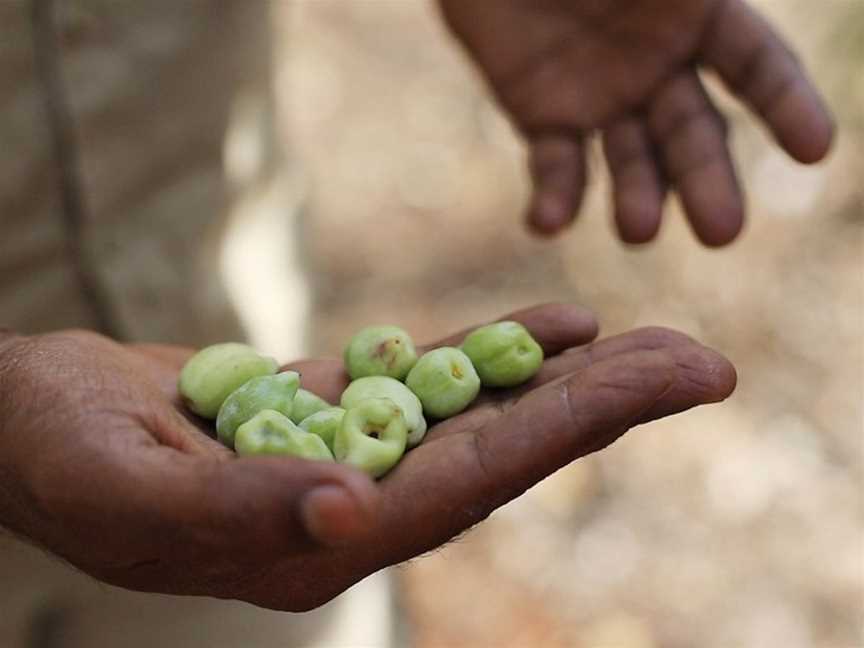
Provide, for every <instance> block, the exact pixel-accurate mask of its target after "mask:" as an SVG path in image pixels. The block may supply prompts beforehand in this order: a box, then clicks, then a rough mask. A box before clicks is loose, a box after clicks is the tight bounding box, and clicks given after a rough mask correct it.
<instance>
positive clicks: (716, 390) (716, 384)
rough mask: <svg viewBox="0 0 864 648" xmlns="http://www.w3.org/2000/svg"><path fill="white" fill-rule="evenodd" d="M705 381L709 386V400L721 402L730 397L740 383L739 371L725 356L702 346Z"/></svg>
mask: <svg viewBox="0 0 864 648" xmlns="http://www.w3.org/2000/svg"><path fill="white" fill-rule="evenodd" d="M702 353H703V360H702V362H703V370H702V376H703V382H704V383H705V385H706V386H707V387H708V391H707V392H706V393H707V395H708V396H709V400H708V402H712V403H719V402H721V401H724V400H726V399H727V398H729V397H730V396H731V395H732V393H733V392H734V391H735V387H737V385H738V371H737V370H736V369H735V365H733V364H732V362H730V361H729V360H728V359H727V358H726V357H725V356H723V355H722V354H720V353H719V352H717V351H715V350H714V349H711V348H710V347H704V346H703V347H702Z"/></svg>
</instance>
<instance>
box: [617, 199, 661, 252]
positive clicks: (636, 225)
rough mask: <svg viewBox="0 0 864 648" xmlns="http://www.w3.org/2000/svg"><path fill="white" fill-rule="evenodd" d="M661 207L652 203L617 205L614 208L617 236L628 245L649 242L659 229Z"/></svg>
mask: <svg viewBox="0 0 864 648" xmlns="http://www.w3.org/2000/svg"><path fill="white" fill-rule="evenodd" d="M661 218H662V214H661V208H659V207H654V206H652V205H636V206H624V205H622V206H619V207H618V208H617V209H616V210H615V225H616V228H617V230H618V237H619V238H620V239H621V241H623V242H624V243H626V244H628V245H642V244H644V243H650V242H651V241H653V240H654V239H655V238H656V237H657V233H658V232H659V231H660V221H661Z"/></svg>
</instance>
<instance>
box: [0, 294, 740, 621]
mask: <svg viewBox="0 0 864 648" xmlns="http://www.w3.org/2000/svg"><path fill="white" fill-rule="evenodd" d="M510 318H512V319H515V320H518V321H520V322H522V323H523V324H524V325H525V326H526V327H528V329H530V330H531V332H532V333H533V334H534V336H535V337H536V338H537V339H538V341H539V342H540V343H541V344H542V346H543V348H544V349H545V351H546V354H547V356H548V359H547V360H546V362H545V363H544V366H543V368H542V369H541V371H540V373H539V374H538V375H537V376H536V377H535V379H534V380H533V381H532V382H531V383H530V384H528V385H526V386H523V387H521V388H519V389H516V390H499V391H487V392H483V393H481V396H480V398H479V399H478V400H477V402H476V403H475V404H474V405H473V406H472V407H471V408H470V409H469V410H467V411H466V412H464V413H463V414H461V415H459V416H456V417H454V418H451V419H448V420H447V421H445V422H443V423H440V424H438V425H435V426H434V427H432V428H431V429H430V431H429V433H428V436H427V438H426V440H425V441H424V442H423V443H422V444H421V445H420V446H418V447H417V448H415V449H414V450H412V451H410V452H409V453H408V454H407V455H406V456H405V457H404V459H403V460H402V462H401V463H400V464H399V465H398V466H397V467H396V468H395V469H394V470H393V471H392V472H391V473H390V474H388V475H387V476H386V477H385V478H384V479H383V480H382V481H380V482H379V483H377V484H375V483H373V482H372V481H370V480H369V479H368V478H366V477H365V476H364V475H362V474H361V473H359V472H356V471H354V470H353V469H351V468H348V467H345V466H341V465H337V464H327V463H319V462H310V461H304V460H299V459H290V458H274V457H270V458H244V459H236V458H234V456H233V454H232V453H230V452H229V451H227V450H226V449H224V448H222V447H221V446H220V445H219V444H217V443H216V442H215V441H213V440H212V439H211V438H210V437H209V436H208V435H207V434H205V433H204V432H203V431H202V430H203V429H205V426H204V425H203V423H202V422H200V421H197V420H195V419H193V418H191V417H188V416H187V415H185V414H184V411H183V409H182V407H181V405H180V402H179V398H178V394H177V392H176V387H175V385H176V381H177V376H178V372H179V369H180V367H181V366H182V364H183V362H184V361H185V360H186V358H188V356H189V355H190V354H191V353H192V351H191V350H189V349H182V348H177V347H165V346H154V345H137V346H134V345H133V346H122V345H119V344H116V343H114V342H112V341H110V340H108V339H106V338H103V337H100V336H98V335H95V334H92V333H86V332H75V331H70V332H62V333H56V334H51V335H44V336H38V337H32V338H12V339H11V340H9V341H7V342H6V343H5V345H3V346H0V444H2V446H0V447H2V452H0V521H2V523H3V525H4V526H5V527H7V528H8V529H10V530H11V531H13V532H15V533H17V534H19V535H21V536H23V537H25V538H28V539H30V540H31V541H33V542H35V543H37V544H39V545H41V546H43V547H45V548H46V549H48V550H50V551H52V552H54V553H55V554H57V555H59V556H62V557H63V558H64V559H66V560H67V561H68V562H70V563H71V564H72V565H75V566H76V567H78V568H80V569H82V570H84V571H85V572H87V573H89V574H91V575H92V576H94V577H96V578H98V579H101V580H103V581H106V582H108V583H112V584H116V585H120V586H123V587H127V588H131V589H137V590H144V591H152V592H166V593H173V594H197V595H209V596H216V597H222V598H233V599H241V600H245V601H249V602H251V603H254V604H257V605H261V606H265V607H270V608H275V609H281V610H292V611H299V610H306V609H310V608H313V607H316V606H318V605H320V604H322V603H324V602H326V601H328V600H330V599H331V598H333V597H335V596H336V595H338V594H339V593H340V592H342V591H344V590H345V589H346V588H348V587H349V586H351V585H352V584H354V583H355V582H357V581H359V580H360V579H362V578H364V577H365V576H367V575H369V574H371V573H373V572H375V571H376V570H379V569H381V568H383V567H386V566H388V565H392V564H395V563H398V562H401V561H404V560H407V559H409V558H412V557H414V556H417V555H419V554H422V553H423V552H426V551H428V550H430V549H433V548H435V547H437V546H439V545H441V544H443V543H445V542H447V541H448V540H449V539H451V538H452V537H454V536H455V535H457V534H459V533H460V532H462V531H463V530H465V529H467V528H469V527H470V526H472V525H473V524H476V523H477V522H479V521H481V520H483V519H484V518H485V517H487V516H488V515H489V514H490V513H491V512H492V511H494V510H495V509H496V508H497V507H499V506H501V505H502V504H504V503H506V502H508V501H510V500H511V499H513V498H515V497H517V496H518V495H520V494H521V493H522V492H524V491H525V490H526V489H527V488H529V487H530V486H531V485H533V484H535V483H537V482H538V481H540V480H541V479H543V478H544V477H546V476H547V475H549V474H551V473H552V472H554V471H556V470H557V469H559V468H561V467H562V466H565V465H567V464H568V463H570V462H571V461H573V460H574V459H577V458H578V457H581V456H583V455H585V454H588V453H590V452H594V451H596V450H599V449H600V448H603V447H605V446H606V445H608V444H610V443H612V442H613V441H614V440H615V439H617V438H618V437H619V436H621V435H622V434H623V433H624V432H626V431H627V430H628V429H629V428H630V427H632V426H634V425H637V424H639V423H643V422H646V421H650V420H652V419H656V418H659V417H662V416H667V415H669V414H673V413H675V412H681V411H683V410H686V409H688V408H690V407H693V406H695V405H699V404H702V403H709V402H714V401H719V400H721V399H723V398H725V397H726V396H728V395H729V394H730V393H731V391H732V389H733V388H734V384H735V373H734V370H733V369H732V367H731V366H730V365H729V363H728V362H727V361H726V360H725V359H723V358H722V357H721V356H719V355H718V354H717V353H715V352H713V351H710V350H709V349H707V348H705V347H703V346H701V345H700V344H698V343H697V342H695V341H693V340H691V339H689V338H687V337H686V336H684V335H681V334H678V333H674V332H672V331H668V330H663V329H641V330H636V331H633V332H631V333H628V334H626V335H621V336H618V337H613V338H609V339H606V340H604V341H601V342H597V343H593V344H588V343H589V342H590V341H591V340H592V339H593V338H594V336H595V335H596V331H597V327H596V323H595V321H594V319H593V317H592V316H591V315H590V314H589V313H588V312H586V311H584V310H582V309H581V308H579V307H576V306H567V305H545V306H539V307H536V308H532V309H529V310H525V311H521V312H519V313H515V314H513V315H512V316H510ZM460 338H461V335H459V336H454V337H453V338H449V339H447V340H444V341H442V342H441V343H439V344H442V343H450V344H455V343H457V342H458V340H459V339H460ZM290 367H291V368H293V369H296V370H299V371H301V372H302V373H303V384H304V386H305V387H307V388H309V389H311V390H312V391H314V392H317V393H319V394H321V395H322V396H325V397H326V398H328V399H329V400H331V401H334V402H336V401H338V398H339V396H340V394H341V391H342V389H343V388H344V387H345V385H346V384H347V378H346V376H345V374H344V370H343V367H342V365H341V363H340V362H339V361H338V360H334V359H325V360H308V361H303V362H298V363H294V364H293V365H290Z"/></svg>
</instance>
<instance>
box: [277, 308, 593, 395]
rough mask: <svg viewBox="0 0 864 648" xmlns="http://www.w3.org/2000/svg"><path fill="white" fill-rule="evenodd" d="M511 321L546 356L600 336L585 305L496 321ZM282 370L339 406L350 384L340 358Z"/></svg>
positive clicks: (446, 341) (457, 340)
mask: <svg viewBox="0 0 864 648" xmlns="http://www.w3.org/2000/svg"><path fill="white" fill-rule="evenodd" d="M502 320H511V321H515V322H519V323H520V324H522V325H523V326H525V328H527V329H528V330H529V331H530V332H531V335H532V336H533V337H534V339H536V340H537V342H538V344H540V346H541V347H543V352H544V354H545V355H546V356H547V357H551V356H554V355H556V354H558V353H560V352H561V351H563V350H564V349H568V348H570V347H574V346H577V345H580V344H585V343H587V342H590V341H591V340H593V339H594V338H595V337H597V330H598V326H597V319H596V318H595V317H594V315H593V313H591V311H589V310H588V309H586V308H583V307H582V306H577V305H576V304H565V303H549V304H540V305H538V306H532V307H530V308H525V309H523V310H519V311H515V312H513V313H510V314H508V315H505V316H504V317H502V318H500V319H499V320H497V321H502ZM479 326H482V325H481V324H478V325H476V326H472V327H471V328H467V329H464V330H462V331H460V332H459V333H455V334H453V335H449V336H447V337H445V338H442V339H440V340H438V341H437V342H435V343H433V344H427V345H422V346H419V347H418V348H417V351H418V352H419V353H425V352H426V351H428V350H430V349H434V348H437V347H441V346H458V345H459V344H461V343H462V340H463V339H464V338H465V336H466V335H468V333H470V332H471V331H473V330H474V329H476V328H478V327H479ZM282 370H283V371H284V370H291V371H296V372H298V373H299V374H300V376H301V378H300V381H301V384H302V386H303V388H304V389H308V390H309V391H312V392H314V393H315V394H318V395H319V396H321V397H322V398H324V399H325V400H327V401H329V402H331V403H338V402H339V399H340V398H341V396H342V392H343V391H345V388H346V387H347V386H348V385H349V383H350V382H351V379H350V378H349V377H348V374H346V373H345V365H344V364H343V363H342V361H341V360H340V359H338V358H323V359H314V360H298V361H297V362H291V363H289V364H287V365H285V366H284V367H282Z"/></svg>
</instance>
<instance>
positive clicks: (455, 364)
mask: <svg viewBox="0 0 864 648" xmlns="http://www.w3.org/2000/svg"><path fill="white" fill-rule="evenodd" d="M405 384H406V385H407V386H408V387H409V388H410V389H411V391H413V392H414V393H415V394H417V398H419V399H420V402H421V403H422V404H423V412H424V413H426V414H428V415H429V416H433V417H435V418H439V419H444V418H447V417H450V416H453V415H455V414H458V413H459V412H461V411H462V410H464V409H465V408H466V407H468V405H470V404H471V401H473V400H474V399H475V398H477V394H478V393H479V391H480V377H479V376H478V375H477V372H476V371H474V367H473V366H472V364H471V360H470V359H469V358H468V356H467V355H465V354H464V353H462V352H461V351H460V350H459V349H456V348H454V347H440V348H438V349H433V350H432V351H429V352H428V353H424V354H423V355H422V356H421V357H420V359H419V360H418V361H417V364H416V365H414V368H413V369H412V370H411V372H410V373H409V374H408V378H406V379H405Z"/></svg>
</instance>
